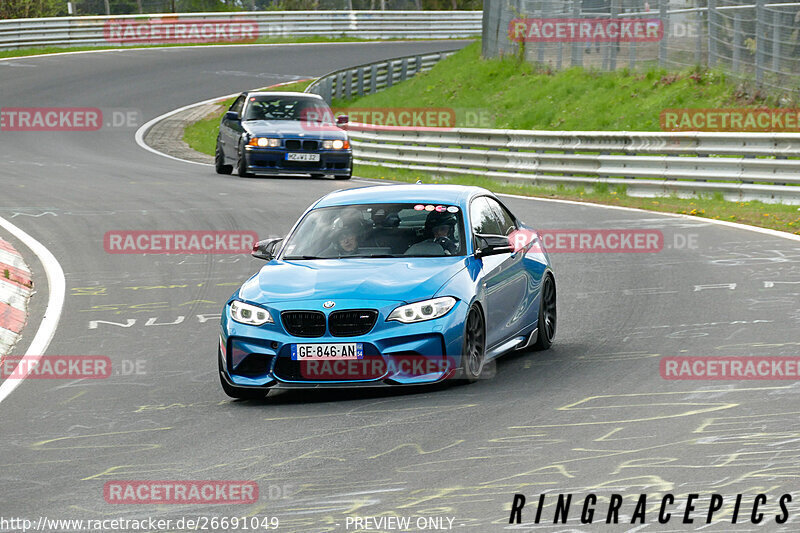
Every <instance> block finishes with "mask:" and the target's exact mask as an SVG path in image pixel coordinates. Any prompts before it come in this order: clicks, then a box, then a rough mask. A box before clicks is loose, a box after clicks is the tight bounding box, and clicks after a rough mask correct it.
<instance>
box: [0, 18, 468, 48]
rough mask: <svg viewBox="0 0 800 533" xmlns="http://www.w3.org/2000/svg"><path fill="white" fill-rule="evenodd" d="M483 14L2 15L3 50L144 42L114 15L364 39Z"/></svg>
mask: <svg viewBox="0 0 800 533" xmlns="http://www.w3.org/2000/svg"><path fill="white" fill-rule="evenodd" d="M481 17H482V14H481V12H480V11H256V12H221V13H168V14H154V15H119V16H94V17H53V18H41V19H11V20H2V21H0V50H10V49H17V48H26V47H35V46H100V45H109V46H124V45H125V44H141V43H119V42H115V41H114V40H113V39H109V38H108V35H107V32H106V28H107V24H108V23H110V22H112V21H113V22H123V23H131V22H134V21H135V22H136V23H152V24H161V25H166V24H172V23H180V22H181V21H187V22H188V21H209V22H219V21H239V22H242V21H244V22H251V23H252V22H255V24H256V25H257V28H258V32H257V35H258V37H259V38H270V37H301V36H308V35H322V36H328V37H358V38H363V39H449V38H465V37H474V36H477V35H480V33H481ZM223 40H224V39H223ZM151 44H152V43H151Z"/></svg>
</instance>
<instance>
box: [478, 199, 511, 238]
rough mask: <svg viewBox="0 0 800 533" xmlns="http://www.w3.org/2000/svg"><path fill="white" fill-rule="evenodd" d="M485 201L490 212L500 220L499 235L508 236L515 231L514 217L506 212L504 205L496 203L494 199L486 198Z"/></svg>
mask: <svg viewBox="0 0 800 533" xmlns="http://www.w3.org/2000/svg"><path fill="white" fill-rule="evenodd" d="M486 201H487V202H489V205H491V206H492V210H493V211H494V213H495V215H496V216H497V218H498V219H499V220H500V229H501V231H500V235H508V234H509V233H511V232H512V231H514V230H515V229H517V223H516V222H515V220H514V216H513V215H512V214H511V213H510V212H509V211H508V209H506V207H505V206H504V205H502V204H500V203H499V202H497V201H496V200H495V199H494V198H487V199H486Z"/></svg>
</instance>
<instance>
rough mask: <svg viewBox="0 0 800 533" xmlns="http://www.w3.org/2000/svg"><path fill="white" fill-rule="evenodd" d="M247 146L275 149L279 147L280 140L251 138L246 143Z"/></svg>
mask: <svg viewBox="0 0 800 533" xmlns="http://www.w3.org/2000/svg"><path fill="white" fill-rule="evenodd" d="M247 145H248V146H258V147H259V148H266V147H268V146H269V147H270V148H277V147H278V146H280V145H281V140H280V139H272V138H269V137H253V138H252V139H250V142H249V143H247Z"/></svg>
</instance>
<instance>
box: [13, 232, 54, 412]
mask: <svg viewBox="0 0 800 533" xmlns="http://www.w3.org/2000/svg"><path fill="white" fill-rule="evenodd" d="M0 227H2V228H4V229H5V230H6V231H8V232H9V233H10V234H11V235H13V236H14V237H16V238H17V239H19V240H20V241H22V243H23V244H24V245H25V246H27V247H28V248H29V249H30V250H31V251H32V252H33V253H34V254H35V255H36V257H38V258H39V261H41V263H42V266H43V267H44V271H45V273H46V274H47V289H48V297H47V308H46V309H45V311H44V317H43V318H42V322H41V324H39V329H38V330H37V331H36V335H34V337H33V340H32V341H31V344H30V346H28V350H27V351H26V352H25V355H24V356H23V360H24V361H26V366H25V368H28V369H30V368H31V366H32V365H31V363H33V362H35V361H38V360H39V359H41V357H42V355H44V352H45V351H46V350H47V347H48V346H49V345H50V341H51V340H53V335H55V333H56V328H57V327H58V321H59V319H60V318H61V311H62V309H63V308H64V296H65V292H66V280H65V279H64V271H63V270H62V268H61V265H60V264H59V263H58V260H57V259H56V258H55V256H54V255H53V254H52V253H50V250H48V249H47V248H46V247H45V246H44V245H43V244H42V243H40V242H39V241H37V240H36V239H34V238H33V237H31V236H30V235H28V234H27V233H25V232H24V231H22V230H21V229H19V228H18V227H17V226H15V225H14V224H12V223H11V222H9V221H7V220H6V219H4V218H2V217H0ZM23 379H25V377H24V376H23V377H21V378H19V379H6V380H5V381H4V382H3V383H2V385H0V402H2V401H3V400H5V399H6V398H8V395H9V394H11V393H12V392H13V391H14V389H16V388H17V387H18V386H19V384H20V383H22V380H23Z"/></svg>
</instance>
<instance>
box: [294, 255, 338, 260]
mask: <svg viewBox="0 0 800 533" xmlns="http://www.w3.org/2000/svg"><path fill="white" fill-rule="evenodd" d="M284 259H286V260H288V261H291V260H292V259H333V258H330V257H317V256H316V255H289V256H286V257H284Z"/></svg>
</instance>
